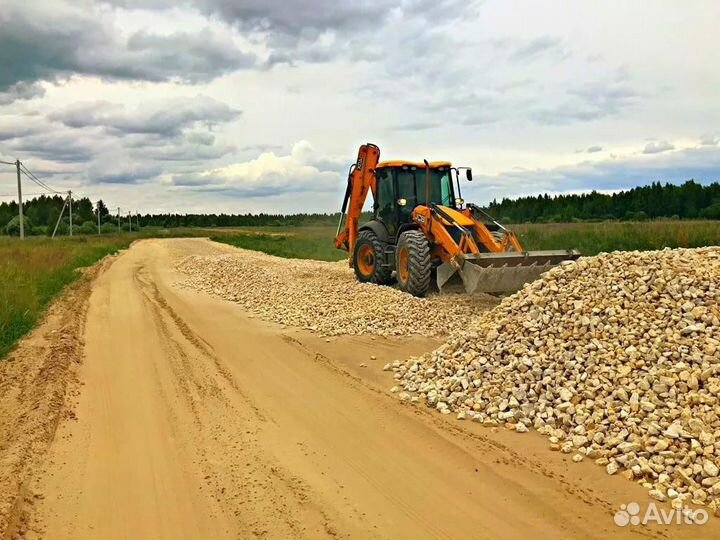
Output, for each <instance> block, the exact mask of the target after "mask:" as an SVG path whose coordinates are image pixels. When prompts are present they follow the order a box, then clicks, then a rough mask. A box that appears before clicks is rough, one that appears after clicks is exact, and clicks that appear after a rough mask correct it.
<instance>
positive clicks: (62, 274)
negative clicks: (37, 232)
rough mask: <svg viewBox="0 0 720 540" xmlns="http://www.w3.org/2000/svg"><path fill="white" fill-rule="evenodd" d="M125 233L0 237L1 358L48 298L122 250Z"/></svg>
mask: <svg viewBox="0 0 720 540" xmlns="http://www.w3.org/2000/svg"><path fill="white" fill-rule="evenodd" d="M132 239H133V237H131V236H130V235H112V236H102V237H96V236H86V237H83V236H78V237H75V238H72V239H70V238H57V239H55V240H51V239H48V238H39V237H38V238H35V237H33V238H27V239H26V240H25V241H22V242H21V241H20V240H19V239H17V238H7V237H5V238H0V281H1V282H2V287H0V357H2V356H4V355H5V354H6V353H7V352H8V350H10V348H11V347H12V346H13V344H14V343H15V342H16V341H17V340H18V339H19V338H21V337H22V336H23V335H25V333H26V332H28V331H29V330H30V329H31V328H32V327H33V326H34V325H35V323H36V322H37V320H38V319H39V318H40V316H41V315H42V313H43V311H44V309H45V307H46V306H47V305H48V303H49V302H50V300H52V299H53V297H54V296H55V295H56V294H57V293H58V292H60V290H61V289H62V288H63V287H64V286H65V285H67V284H68V283H70V282H71V281H73V280H74V279H75V278H76V277H77V276H78V275H79V274H78V272H77V271H76V268H80V267H83V266H89V265H91V264H93V263H95V262H96V261H98V260H99V259H101V258H102V257H104V256H105V255H107V254H109V253H113V252H115V251H117V250H118V249H121V248H124V247H127V246H128V245H129V244H130V242H131V241H132Z"/></svg>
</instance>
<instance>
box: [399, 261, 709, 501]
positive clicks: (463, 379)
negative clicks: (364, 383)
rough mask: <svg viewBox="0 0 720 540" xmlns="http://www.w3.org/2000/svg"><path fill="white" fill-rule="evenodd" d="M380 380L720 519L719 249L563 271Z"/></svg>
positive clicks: (442, 408) (567, 267)
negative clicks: (541, 440)
mask: <svg viewBox="0 0 720 540" xmlns="http://www.w3.org/2000/svg"><path fill="white" fill-rule="evenodd" d="M386 369H388V370H393V371H394V372H395V379H396V380H397V382H396V384H397V386H396V387H395V388H396V391H398V392H401V394H400V395H402V396H403V397H404V398H405V400H412V398H414V397H417V398H418V400H419V401H421V402H425V403H426V404H427V405H428V406H431V407H433V408H435V409H437V410H438V411H439V412H441V413H444V414H448V413H450V412H453V413H455V414H457V415H458V417H459V418H468V419H473V420H475V421H478V422H481V423H482V424H484V425H488V426H493V425H505V426H506V427H507V428H509V429H515V430H516V431H526V430H527V427H533V428H534V429H535V430H537V431H539V432H541V433H543V434H545V435H546V436H548V437H549V441H550V448H551V449H553V450H557V451H561V452H563V453H566V454H573V455H574V456H575V457H573V461H577V462H579V461H581V460H582V457H583V456H584V457H586V458H590V459H592V460H595V461H596V463H598V464H599V465H602V466H603V467H605V468H606V470H607V472H608V474H616V473H620V474H623V475H624V476H626V477H627V478H628V479H632V480H634V481H637V482H639V483H641V484H642V485H643V486H644V487H646V488H647V489H648V490H650V492H651V496H652V497H654V498H657V499H661V500H664V499H666V498H667V499H671V500H672V504H673V505H674V506H675V507H677V508H680V507H682V506H683V505H685V504H687V503H689V502H692V503H693V504H696V505H707V506H708V507H709V509H710V510H711V511H712V512H714V513H716V514H720V474H719V472H718V469H719V466H720V400H719V396H720V248H703V249H678V250H663V251H656V252H644V253H639V252H616V253H612V254H601V255H599V256H597V257H592V258H584V259H581V260H579V261H577V262H575V263H566V264H563V265H562V266H559V267H556V268H554V269H553V270H551V271H550V272H548V273H546V274H545V275H544V276H543V278H542V279H540V280H538V281H536V282H534V283H531V284H528V285H526V286H525V288H524V289H523V290H522V291H519V292H517V293H516V294H514V295H513V296H511V297H508V298H505V299H504V300H503V302H502V303H501V304H500V305H498V306H497V307H496V308H494V309H492V310H489V311H486V312H485V313H483V314H481V315H479V316H478V318H476V319H475V320H474V321H473V325H472V330H470V331H462V332H458V333H456V334H454V335H453V336H452V337H451V338H450V339H448V341H447V342H446V343H445V344H444V345H442V346H441V347H440V348H438V349H437V350H435V351H433V352H431V353H428V354H426V355H424V356H422V357H418V358H411V359H409V360H408V361H406V362H395V363H394V364H391V365H388V366H386Z"/></svg>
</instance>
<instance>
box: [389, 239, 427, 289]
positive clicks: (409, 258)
mask: <svg viewBox="0 0 720 540" xmlns="http://www.w3.org/2000/svg"><path fill="white" fill-rule="evenodd" d="M395 270H396V271H397V281H398V285H399V286H400V289H401V290H403V291H405V292H408V293H410V294H412V295H413V296H425V295H426V294H427V292H428V290H429V289H430V276H431V274H432V258H431V257H430V245H429V244H428V241H427V238H425V235H424V234H423V233H422V232H421V231H406V232H404V233H402V234H401V235H400V239H399V240H398V244H397V248H396V249H395Z"/></svg>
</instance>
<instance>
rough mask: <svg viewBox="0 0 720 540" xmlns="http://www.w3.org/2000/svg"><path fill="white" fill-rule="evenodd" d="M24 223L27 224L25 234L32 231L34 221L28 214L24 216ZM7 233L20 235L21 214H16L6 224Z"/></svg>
mask: <svg viewBox="0 0 720 540" xmlns="http://www.w3.org/2000/svg"><path fill="white" fill-rule="evenodd" d="M23 224H24V225H25V234H28V235H29V234H30V231H32V222H31V221H30V219H29V218H28V217H27V216H23ZM5 234H7V235H8V236H20V216H15V217H14V218H12V219H11V220H10V222H9V223H8V224H7V225H5Z"/></svg>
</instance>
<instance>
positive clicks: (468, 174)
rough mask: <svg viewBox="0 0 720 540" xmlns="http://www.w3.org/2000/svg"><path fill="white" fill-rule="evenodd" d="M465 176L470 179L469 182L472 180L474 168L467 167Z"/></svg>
mask: <svg viewBox="0 0 720 540" xmlns="http://www.w3.org/2000/svg"><path fill="white" fill-rule="evenodd" d="M465 176H466V177H467V179H468V182H472V169H465Z"/></svg>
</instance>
